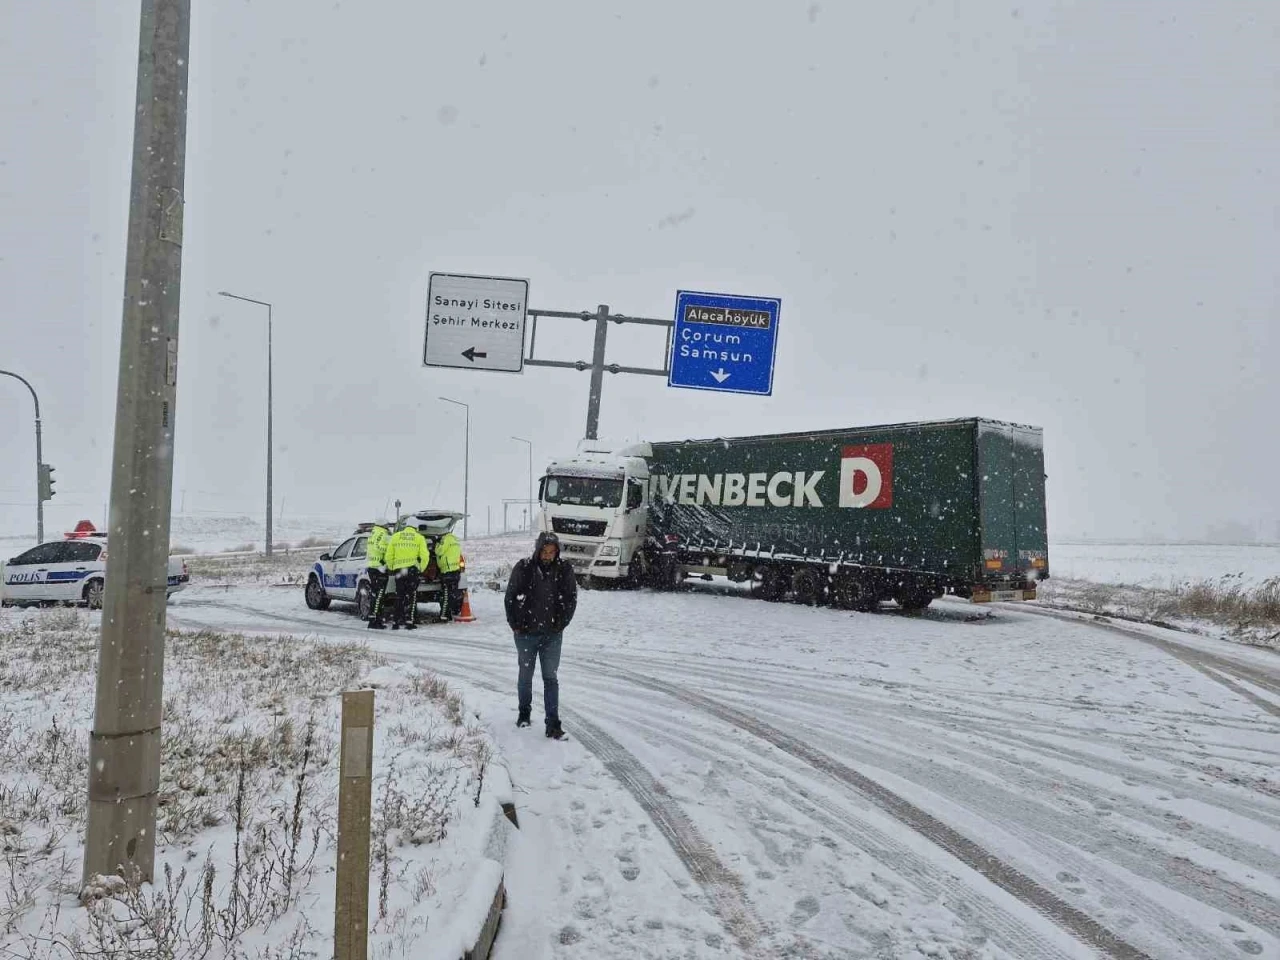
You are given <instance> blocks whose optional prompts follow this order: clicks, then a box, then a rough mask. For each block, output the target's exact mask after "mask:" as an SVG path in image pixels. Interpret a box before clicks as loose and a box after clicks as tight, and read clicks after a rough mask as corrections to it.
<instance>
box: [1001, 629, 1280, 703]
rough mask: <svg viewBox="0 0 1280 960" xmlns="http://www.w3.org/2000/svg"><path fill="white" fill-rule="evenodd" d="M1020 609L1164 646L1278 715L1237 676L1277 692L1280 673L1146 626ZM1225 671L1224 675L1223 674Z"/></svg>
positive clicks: (1158, 647)
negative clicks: (1154, 632) (1178, 641)
mask: <svg viewBox="0 0 1280 960" xmlns="http://www.w3.org/2000/svg"><path fill="white" fill-rule="evenodd" d="M1018 612H1019V613H1027V614H1030V615H1031V616H1034V617H1044V618H1045V619H1048V620H1059V621H1061V622H1063V623H1077V624H1083V625H1084V626H1088V627H1094V628H1095V629H1098V630H1106V631H1109V632H1111V633H1118V634H1120V635H1121V636H1125V637H1129V638H1131V639H1134V640H1139V641H1141V642H1142V643H1145V644H1148V645H1149V646H1152V647H1155V648H1156V649H1158V650H1163V651H1164V652H1165V653H1167V654H1169V655H1170V656H1172V657H1176V658H1177V659H1179V660H1181V661H1182V662H1183V663H1185V664H1186V665H1187V666H1189V667H1191V668H1192V669H1193V670H1198V671H1199V672H1200V673H1202V674H1204V675H1205V676H1206V677H1208V678H1209V679H1210V680H1213V681H1214V682H1215V683H1220V684H1222V685H1223V686H1224V687H1226V688H1227V689H1229V690H1231V691H1232V692H1233V693H1236V694H1238V695H1240V696H1241V697H1244V698H1245V699H1246V700H1248V701H1249V702H1250V703H1252V704H1254V706H1257V707H1259V708H1260V709H1262V710H1264V711H1266V712H1267V713H1269V714H1271V715H1272V716H1275V717H1280V703H1276V702H1275V701H1273V700H1268V699H1267V698H1266V697H1261V696H1259V695H1258V694H1256V693H1254V692H1253V691H1252V690H1249V689H1248V688H1246V687H1242V686H1241V685H1240V684H1239V683H1237V682H1236V681H1237V680H1243V681H1244V682H1246V683H1251V684H1253V685H1254V686H1257V687H1261V688H1262V689H1264V690H1267V691H1269V692H1271V693H1275V694H1277V695H1280V677H1277V676H1275V675H1273V674H1270V673H1268V672H1267V671H1265V670H1262V669H1261V668H1259V667H1253V666H1249V665H1248V664H1243V663H1240V662H1238V661H1235V660H1232V659H1230V658H1229V657H1223V656H1220V655H1218V654H1215V653H1209V652H1208V651H1206V650H1199V649H1197V648H1195V647H1189V646H1186V645H1185V644H1181V643H1177V642H1175V641H1172V640H1166V639H1165V638H1163V637H1158V636H1156V635H1155V634H1153V633H1149V632H1147V631H1145V630H1138V629H1137V628H1135V627H1122V626H1119V625H1118V624H1115V623H1112V622H1111V620H1109V619H1107V618H1105V617H1102V618H1099V617H1097V616H1096V615H1095V616H1093V617H1092V618H1089V617H1088V616H1087V615H1077V614H1070V613H1059V612H1056V611H1052V610H1032V609H1027V610H1019V611H1018ZM1224 674H1225V676H1224Z"/></svg>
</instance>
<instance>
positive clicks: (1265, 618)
mask: <svg viewBox="0 0 1280 960" xmlns="http://www.w3.org/2000/svg"><path fill="white" fill-rule="evenodd" d="M1041 599H1042V600H1044V601H1045V602H1047V603H1048V604H1050V605H1052V606H1062V607H1068V608H1071V609H1075V610H1083V611H1085V612H1087V613H1096V614H1103V615H1107V616H1118V617H1126V618H1129V619H1134V620H1143V621H1146V622H1149V623H1188V622H1190V623H1194V622H1197V621H1198V622H1202V623H1209V624H1213V625H1215V626H1217V627H1220V628H1223V629H1224V630H1225V631H1226V632H1227V635H1228V636H1230V637H1232V638H1233V639H1236V640H1239V641H1240V642H1243V643H1249V644H1254V645H1257V646H1269V647H1280V577H1273V578H1271V579H1269V580H1264V581H1262V582H1260V583H1248V582H1245V581H1244V579H1243V574H1228V575H1227V576H1223V577H1219V578H1217V579H1216V580H1195V581H1188V582H1186V583H1181V584H1175V585H1174V586H1172V587H1170V588H1168V589H1161V588H1154V587H1135V586H1127V585H1118V584H1108V583H1093V582H1090V581H1084V580H1058V579H1054V580H1048V581H1045V583H1043V584H1041Z"/></svg>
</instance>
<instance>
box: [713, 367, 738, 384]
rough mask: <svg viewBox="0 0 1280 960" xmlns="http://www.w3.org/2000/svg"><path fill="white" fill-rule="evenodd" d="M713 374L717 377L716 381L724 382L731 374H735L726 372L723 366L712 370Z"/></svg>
mask: <svg viewBox="0 0 1280 960" xmlns="http://www.w3.org/2000/svg"><path fill="white" fill-rule="evenodd" d="M711 376H712V377H713V378H714V379H715V381H716V383H724V382H725V381H726V380H728V379H729V378H730V377H731V376H733V374H731V373H725V372H724V367H721V368H720V369H719V370H712V371H711Z"/></svg>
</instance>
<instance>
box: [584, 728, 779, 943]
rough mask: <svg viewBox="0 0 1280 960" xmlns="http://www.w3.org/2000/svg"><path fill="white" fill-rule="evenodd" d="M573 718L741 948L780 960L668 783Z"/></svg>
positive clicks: (736, 881) (738, 883)
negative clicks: (765, 950)
mask: <svg viewBox="0 0 1280 960" xmlns="http://www.w3.org/2000/svg"><path fill="white" fill-rule="evenodd" d="M569 719H570V720H571V722H572V723H573V726H574V730H575V731H576V735H577V737H578V739H579V740H581V741H582V743H583V745H584V746H585V747H586V748H587V749H588V750H589V751H591V753H592V754H593V755H594V756H595V757H596V758H597V759H598V760H599V761H600V762H601V763H603V764H604V766H605V769H606V770H608V771H609V773H611V774H612V775H613V778H614V779H615V780H617V781H618V782H619V783H621V784H622V785H623V786H624V787H625V788H626V790H627V792H628V793H630V794H631V796H632V797H633V798H634V799H635V801H636V802H637V803H638V804H639V805H640V808H641V809H642V810H644V812H645V813H646V814H647V815H648V816H649V819H650V820H652V821H653V823H654V825H655V826H657V828H658V830H659V831H660V832H661V833H662V835H663V836H664V837H666V838H667V842H668V843H669V844H671V848H672V849H673V850H674V851H675V853H676V856H677V857H679V858H680V860H681V862H682V863H683V864H684V865H685V868H686V869H687V870H688V871H689V874H690V875H691V876H692V877H693V878H694V880H696V881H697V882H698V885H699V886H701V887H702V889H703V890H704V891H705V892H706V894H707V896H708V897H709V898H710V899H711V902H712V905H713V909H714V910H715V913H716V914H717V916H719V917H720V921H721V922H722V923H723V924H724V926H725V929H726V930H728V931H729V933H730V935H731V936H732V937H733V938H734V940H736V941H737V942H738V945H739V946H740V947H741V948H742V949H743V950H744V951H746V952H747V954H748V955H750V956H761V957H771V956H777V954H776V953H773V952H770V953H762V952H761V950H762V948H763V946H764V945H763V944H762V943H761V940H762V937H763V934H764V924H763V923H762V922H761V921H760V919H759V918H758V917H756V915H755V913H754V912H753V911H752V909H751V907H750V906H749V905H748V903H747V901H746V897H745V895H744V893H743V885H742V880H741V878H740V877H738V875H737V874H735V873H734V872H733V871H732V870H730V869H729V868H728V867H726V866H725V865H724V864H723V863H721V861H720V858H719V857H718V856H716V853H715V850H714V849H713V848H712V847H711V845H710V844H709V843H707V841H706V840H704V839H703V838H702V835H701V834H700V833H699V832H698V829H697V827H695V826H694V825H693V821H692V820H690V819H689V816H688V815H687V814H686V813H685V812H684V810H683V808H681V806H680V804H679V803H677V802H676V801H675V800H673V799H672V798H671V796H670V795H669V794H668V793H667V790H666V788H665V787H664V786H663V785H662V783H661V782H660V781H658V780H657V779H656V778H655V777H654V776H653V774H651V773H650V772H649V771H648V770H647V769H646V768H645V767H644V766H642V765H641V764H640V762H639V761H638V760H637V759H636V758H635V757H634V756H633V755H632V754H631V753H629V752H627V750H626V749H625V748H624V747H623V746H622V745H621V744H620V743H618V741H617V740H615V739H613V737H611V736H609V734H607V733H605V732H604V731H603V730H602V729H600V727H598V726H596V725H595V724H594V723H591V722H590V721H588V720H587V719H585V718H584V717H582V716H581V715H580V714H577V713H576V711H575V712H571V713H570V717H569Z"/></svg>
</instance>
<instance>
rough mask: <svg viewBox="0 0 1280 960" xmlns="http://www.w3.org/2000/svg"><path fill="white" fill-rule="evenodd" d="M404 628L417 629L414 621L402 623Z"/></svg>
mask: <svg viewBox="0 0 1280 960" xmlns="http://www.w3.org/2000/svg"><path fill="white" fill-rule="evenodd" d="M404 628H405V629H406V630H417V629H418V625H417V624H416V623H406V624H405V625H404Z"/></svg>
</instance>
